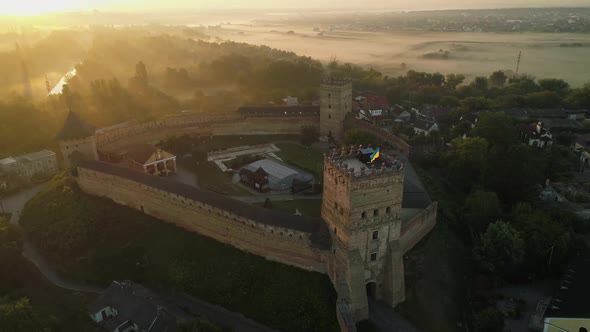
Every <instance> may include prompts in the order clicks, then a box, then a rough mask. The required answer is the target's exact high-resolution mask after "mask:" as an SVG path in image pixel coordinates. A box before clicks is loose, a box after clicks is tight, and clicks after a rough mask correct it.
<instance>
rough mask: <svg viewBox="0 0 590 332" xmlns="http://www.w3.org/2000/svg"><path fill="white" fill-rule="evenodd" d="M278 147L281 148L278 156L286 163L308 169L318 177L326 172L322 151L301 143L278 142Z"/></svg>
mask: <svg viewBox="0 0 590 332" xmlns="http://www.w3.org/2000/svg"><path fill="white" fill-rule="evenodd" d="M277 147H278V148H279V149H281V151H279V152H278V153H277V156H279V157H280V158H281V159H283V160H284V161H285V162H286V163H289V164H292V165H294V166H297V167H299V168H301V169H303V170H305V171H308V172H310V173H312V174H313V175H314V176H315V177H316V178H319V177H321V176H322V174H323V172H324V156H323V155H322V153H321V152H318V151H317V150H314V149H312V148H311V147H306V146H302V145H299V144H277Z"/></svg>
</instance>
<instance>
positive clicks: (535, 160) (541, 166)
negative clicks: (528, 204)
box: [479, 119, 547, 205]
mask: <svg viewBox="0 0 590 332" xmlns="http://www.w3.org/2000/svg"><path fill="white" fill-rule="evenodd" d="M479 122H481V119H480V121H479ZM546 162H547V160H546V158H545V155H544V154H543V153H539V150H538V149H536V148H533V147H530V146H528V145H524V144H515V145H508V146H504V145H500V144H497V145H495V146H493V147H492V148H491V149H490V150H489V151H488V158H487V162H486V165H485V168H484V176H483V178H484V179H483V181H482V182H483V183H484V185H485V187H486V188H488V189H489V190H492V191H494V192H496V194H497V195H498V197H499V198H500V200H501V201H502V202H503V203H504V204H509V205H511V204H514V203H515V202H519V201H524V200H530V199H534V197H535V196H536V194H537V191H536V189H535V186H536V185H538V184H541V183H543V182H544V181H545V178H546V177H545V174H546Z"/></svg>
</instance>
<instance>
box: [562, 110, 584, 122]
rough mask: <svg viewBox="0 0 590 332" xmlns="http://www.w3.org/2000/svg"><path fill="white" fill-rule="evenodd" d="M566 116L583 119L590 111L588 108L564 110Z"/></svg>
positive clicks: (570, 118)
mask: <svg viewBox="0 0 590 332" xmlns="http://www.w3.org/2000/svg"><path fill="white" fill-rule="evenodd" d="M565 113H566V114H567V118H568V119H569V120H585V119H586V116H587V114H588V113H590V111H588V110H566V111H565Z"/></svg>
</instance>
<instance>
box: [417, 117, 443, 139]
mask: <svg viewBox="0 0 590 332" xmlns="http://www.w3.org/2000/svg"><path fill="white" fill-rule="evenodd" d="M433 131H438V124H436V123H435V122H431V121H428V120H424V119H417V120H416V122H414V134H416V135H424V136H428V135H429V134H430V133H431V132H433Z"/></svg>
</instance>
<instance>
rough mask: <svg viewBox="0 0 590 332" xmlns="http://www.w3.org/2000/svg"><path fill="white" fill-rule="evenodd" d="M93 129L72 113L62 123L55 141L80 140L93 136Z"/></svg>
mask: <svg viewBox="0 0 590 332" xmlns="http://www.w3.org/2000/svg"><path fill="white" fill-rule="evenodd" d="M94 131H95V130H94V127H93V126H91V125H89V124H88V123H86V122H84V120H82V119H80V117H78V115H77V114H76V113H74V112H72V111H70V113H68V117H67V118H66V121H65V122H64V126H63V128H62V129H61V130H60V132H59V133H58V134H57V136H56V139H57V140H60V141H66V140H74V139H81V138H86V137H90V136H94Z"/></svg>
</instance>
